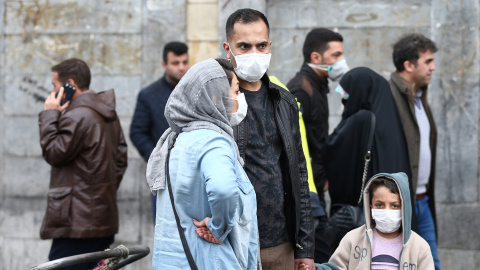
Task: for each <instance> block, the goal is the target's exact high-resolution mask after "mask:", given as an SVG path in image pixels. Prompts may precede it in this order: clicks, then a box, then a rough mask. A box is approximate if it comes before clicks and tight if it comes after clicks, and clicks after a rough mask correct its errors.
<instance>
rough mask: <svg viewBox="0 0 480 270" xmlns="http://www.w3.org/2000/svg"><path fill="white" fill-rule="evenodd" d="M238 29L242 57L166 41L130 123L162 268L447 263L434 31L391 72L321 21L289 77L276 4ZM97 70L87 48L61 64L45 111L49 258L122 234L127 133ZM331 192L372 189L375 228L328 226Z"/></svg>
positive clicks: (99, 245)
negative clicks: (276, 34) (348, 46)
mask: <svg viewBox="0 0 480 270" xmlns="http://www.w3.org/2000/svg"><path fill="white" fill-rule="evenodd" d="M225 31H226V40H225V42H224V43H223V49H224V51H225V53H226V57H227V58H226V59H208V60H205V61H202V62H199V63H196V64H194V65H193V66H192V67H190V68H189V66H188V47H187V45H186V44H185V43H182V42H170V43H167V44H166V45H165V46H164V51H163V62H162V66H163V68H164V70H165V74H164V76H163V77H162V78H160V79H159V80H158V81H155V82H154V83H152V84H151V85H149V86H147V87H146V88H144V89H143V90H141V91H140V92H139V94H138V97H137V102H136V107H135V113H134V115H133V119H132V122H131V126H130V132H129V134H130V138H131V141H132V142H133V144H134V146H135V148H136V149H137V150H138V152H139V153H140V155H141V156H142V158H143V159H144V160H145V161H146V162H147V171H146V179H147V183H148V185H149V187H150V190H151V193H152V208H153V223H154V224H155V238H154V239H153V242H154V248H153V261H152V265H153V269H190V268H191V269H275V270H277V269H289V270H291V269H311V270H312V269H399V268H400V267H402V269H437V270H438V269H440V262H439V260H438V254H437V245H436V243H437V241H436V240H437V238H436V224H435V220H436V219H435V208H434V197H433V194H434V175H435V166H434V165H435V149H436V128H435V122H434V120H433V117H432V113H431V111H430V108H429V106H428V103H427V88H428V85H429V83H430V79H431V76H432V72H433V71H434V70H435V64H434V55H433V54H434V53H435V52H436V51H437V48H436V45H435V43H434V42H433V41H431V40H430V39H428V38H427V37H425V36H423V35H421V34H416V33H414V34H408V35H405V36H403V37H400V39H399V40H398V41H397V42H396V43H395V44H394V47H393V53H392V58H393V63H394V66H395V68H396V71H395V72H393V73H392V74H391V77H390V81H387V80H386V79H385V78H384V77H382V76H381V75H379V74H378V73H376V72H375V71H374V70H372V69H370V68H367V67H356V68H354V69H351V70H350V68H349V66H348V65H347V62H346V60H345V57H344V51H343V40H344V39H343V36H342V35H341V34H340V33H336V32H334V31H332V30H329V29H326V28H315V29H313V30H311V31H310V32H309V33H308V34H307V36H306V37H305V40H304V45H303V50H302V53H303V63H302V65H301V67H300V70H299V71H298V73H297V74H296V75H295V76H294V77H293V78H292V79H291V80H289V81H288V83H287V84H286V85H283V84H282V83H281V82H280V81H278V79H276V78H275V77H269V76H268V75H267V70H268V68H269V65H270V59H271V56H272V55H271V48H272V41H271V40H270V25H269V22H268V19H267V18H266V17H265V15H264V14H263V13H261V12H259V11H257V10H253V9H248V8H247V9H239V10H237V11H235V12H233V13H232V14H231V15H230V16H229V17H228V19H227V21H226V25H225ZM269 75H274V74H269ZM90 78H91V75H90V70H89V68H88V65H87V64H86V63H85V62H84V61H82V60H80V59H68V60H65V61H63V62H61V63H59V64H58V65H55V66H54V67H52V84H53V90H52V94H51V95H50V96H49V97H48V98H47V100H46V101H45V106H44V110H43V111H42V112H41V113H40V115H39V126H40V144H41V147H42V153H43V157H44V159H45V160H46V161H47V162H48V163H49V164H50V165H51V166H52V170H51V178H50V189H49V193H48V207H47V211H46V214H45V217H44V221H43V224H42V228H41V233H40V235H41V238H42V239H53V242H52V247H51V250H50V255H49V259H50V260H55V259H58V258H62V257H66V256H71V255H76V254H82V253H87V252H93V251H100V250H104V249H106V248H108V247H109V245H110V244H112V243H113V241H114V236H115V234H116V233H118V226H119V224H118V210H117V202H116V193H117V189H118V187H119V185H120V182H121V180H122V177H123V174H124V172H125V169H126V167H127V145H126V142H125V138H124V135H123V132H122V128H121V127H120V123H119V120H118V117H117V114H116V111H115V94H114V90H113V89H112V90H109V91H105V92H100V93H97V92H95V91H93V90H90V89H89V85H90ZM329 82H335V83H337V82H338V87H337V88H336V89H335V92H336V93H338V94H339V95H338V98H339V99H341V100H342V103H343V113H342V119H341V121H340V123H339V124H338V126H336V127H335V128H334V131H333V132H332V133H331V134H329V125H328V121H329V105H328V99H327V95H328V94H329V92H330V88H329ZM335 95H337V94H335ZM370 115H373V117H374V118H375V121H374V122H373V123H374V126H371V125H372V122H371V117H370ZM370 130H373V144H372V148H371V149H368V150H371V162H370V163H368V164H369V168H368V174H367V175H366V176H367V179H370V180H369V181H368V182H367V183H366V184H365V185H364V186H363V185H362V181H361V179H362V173H363V172H364V155H365V151H366V150H367V148H366V147H367V143H366V141H368V138H367V137H368V136H369V131H370ZM327 191H328V192H329V194H330V197H331V202H332V203H343V204H349V205H356V204H357V198H358V195H359V194H364V196H363V202H362V207H363V209H364V214H365V225H364V226H361V227H360V228H358V229H355V230H353V231H351V232H350V233H348V234H347V235H346V236H345V237H344V238H343V240H342V241H341V242H340V243H339V244H338V245H330V244H329V243H327V242H326V241H325V237H324V233H325V232H324V231H325V227H326V225H327V223H328V220H329V219H328V213H329V214H330V215H332V214H333V213H332V212H331V211H330V209H327V205H326V201H325V197H324V193H325V192H327ZM93 266H94V265H92V264H91V265H86V264H85V265H76V266H70V267H69V268H65V269H92V268H93ZM405 266H406V267H407V268H405Z"/></svg>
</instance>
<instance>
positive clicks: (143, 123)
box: [130, 92, 156, 162]
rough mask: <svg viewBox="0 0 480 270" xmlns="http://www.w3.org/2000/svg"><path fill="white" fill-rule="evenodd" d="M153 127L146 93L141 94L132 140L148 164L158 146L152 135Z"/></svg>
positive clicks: (132, 128)
mask: <svg viewBox="0 0 480 270" xmlns="http://www.w3.org/2000/svg"><path fill="white" fill-rule="evenodd" d="M151 126H152V119H151V115H150V113H149V111H148V104H147V101H146V97H145V95H144V93H142V92H140V93H139V94H138V98H137V105H136V107H135V113H134V114H133V119H132V123H131V125H130V140H132V143H133V145H135V147H136V148H137V150H138V152H139V153H140V155H142V157H143V159H144V160H145V161H146V162H148V158H149V157H150V154H151V153H152V151H153V149H154V148H155V145H156V142H154V141H153V140H152V138H151V135H150V128H151Z"/></svg>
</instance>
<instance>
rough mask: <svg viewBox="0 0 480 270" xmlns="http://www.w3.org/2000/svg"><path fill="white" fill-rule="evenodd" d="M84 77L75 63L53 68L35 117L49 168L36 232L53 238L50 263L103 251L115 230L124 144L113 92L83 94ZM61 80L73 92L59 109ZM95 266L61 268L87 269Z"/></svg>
mask: <svg viewBox="0 0 480 270" xmlns="http://www.w3.org/2000/svg"><path fill="white" fill-rule="evenodd" d="M90 79H91V75H90V69H89V68H88V65H87V64H86V63H85V62H84V61H82V60H80V59H75V58H72V59H68V60H65V61H63V62H61V63H59V64H58V65H55V66H53V67H52V84H53V91H52V93H51V94H50V96H49V97H48V98H47V100H46V101H45V105H44V110H43V111H42V112H40V114H39V126H40V145H41V147H42V154H43V158H44V159H45V161H47V162H48V164H50V165H51V166H52V168H51V175H50V186H49V191H48V202H47V210H46V213H45V217H44V219H43V223H42V227H41V229H40V237H41V238H42V239H53V241H52V246H51V249H50V253H49V259H50V260H56V259H60V258H63V257H68V256H73V255H78V254H83V253H89V252H95V251H103V250H105V249H106V248H108V247H109V246H110V244H112V243H113V241H114V235H115V234H116V233H117V232H118V209H117V189H118V187H119V185H120V182H121V180H122V177H123V174H124V172H125V170H126V168H127V144H126V142H125V138H124V136H123V132H122V128H121V126H120V122H119V120H118V117H117V113H116V111H115V93H114V91H113V89H111V90H108V91H105V92H101V93H96V92H95V91H93V90H89V86H90ZM66 82H68V84H70V85H71V86H73V88H74V89H75V91H74V92H73V95H72V96H71V97H70V99H69V100H68V101H67V102H66V103H64V104H63V105H61V102H62V98H63V97H64V88H63V87H62V85H64V84H65V83H66ZM65 85H67V84H65ZM67 96H68V95H67ZM95 264H96V262H94V263H84V264H77V265H72V266H69V267H66V268H62V269H69V270H72V269H92V268H94V267H95Z"/></svg>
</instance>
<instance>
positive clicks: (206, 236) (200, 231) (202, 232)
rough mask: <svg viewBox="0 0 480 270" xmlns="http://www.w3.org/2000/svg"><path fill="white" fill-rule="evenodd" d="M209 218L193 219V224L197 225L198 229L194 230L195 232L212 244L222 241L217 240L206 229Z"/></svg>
mask: <svg viewBox="0 0 480 270" xmlns="http://www.w3.org/2000/svg"><path fill="white" fill-rule="evenodd" d="M209 219H210V218H209V217H206V218H204V219H203V220H202V221H198V220H196V219H193V224H194V225H195V226H197V227H198V229H196V230H195V233H197V235H198V236H199V237H201V238H203V239H205V240H206V241H208V242H210V243H214V244H221V243H222V241H220V240H218V239H217V238H216V237H215V236H213V234H212V232H211V231H210V230H209V229H208V220H209Z"/></svg>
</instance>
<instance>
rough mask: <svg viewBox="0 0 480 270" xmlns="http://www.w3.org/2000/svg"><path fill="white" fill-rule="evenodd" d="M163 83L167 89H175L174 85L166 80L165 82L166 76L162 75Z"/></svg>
mask: <svg viewBox="0 0 480 270" xmlns="http://www.w3.org/2000/svg"><path fill="white" fill-rule="evenodd" d="M161 80H162V81H163V83H164V84H165V85H166V86H168V88H169V89H170V90H171V91H173V89H174V88H175V85H173V84H171V83H170V82H169V81H168V80H167V76H165V75H163V77H162V79H161Z"/></svg>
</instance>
